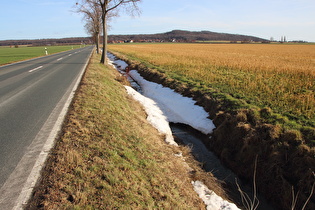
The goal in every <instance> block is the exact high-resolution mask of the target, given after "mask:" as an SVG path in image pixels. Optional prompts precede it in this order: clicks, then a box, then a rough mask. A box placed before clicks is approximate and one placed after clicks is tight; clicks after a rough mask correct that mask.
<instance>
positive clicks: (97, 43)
mask: <svg viewBox="0 0 315 210" xmlns="http://www.w3.org/2000/svg"><path fill="white" fill-rule="evenodd" d="M95 38H96V40H95V42H96V43H95V44H96V53H97V54H100V33H99V32H97V33H96V37H95Z"/></svg>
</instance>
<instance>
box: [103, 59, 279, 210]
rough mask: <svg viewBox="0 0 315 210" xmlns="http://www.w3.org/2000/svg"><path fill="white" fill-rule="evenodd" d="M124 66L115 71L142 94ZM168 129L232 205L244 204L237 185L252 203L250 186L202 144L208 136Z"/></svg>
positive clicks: (185, 128) (183, 127) (266, 205)
mask: <svg viewBox="0 0 315 210" xmlns="http://www.w3.org/2000/svg"><path fill="white" fill-rule="evenodd" d="M109 58H110V59H111V60H115V56H114V55H112V54H109ZM121 62H122V64H123V63H124V62H123V61H121ZM125 66H127V64H125V65H121V66H120V65H116V69H117V70H118V71H119V72H120V73H121V74H122V75H124V76H126V78H127V80H128V81H129V83H130V85H131V87H133V88H134V89H135V90H136V91H138V92H139V93H142V88H141V86H140V85H139V84H138V83H137V82H136V81H135V80H134V79H133V78H132V77H131V76H130V75H128V74H126V71H125ZM170 127H171V130H172V133H173V136H174V139H175V141H176V142H177V143H178V144H182V145H186V146H189V147H190V148H191V152H192V154H193V155H194V157H195V158H196V160H197V161H198V162H200V163H201V164H202V167H203V169H204V170H205V171H206V172H211V173H212V174H213V175H214V177H216V178H217V179H218V180H219V181H220V182H222V183H223V187H224V188H225V190H226V193H227V195H228V196H229V197H230V199H231V200H232V201H233V202H234V203H237V204H240V205H242V203H244V201H242V199H241V195H240V192H239V190H238V186H237V184H238V185H239V187H240V189H241V190H242V191H243V192H245V193H246V194H247V195H248V196H249V197H250V200H251V201H253V197H254V190H253V186H252V184H251V183H243V182H242V181H241V180H240V179H239V178H238V177H237V176H236V175H235V174H234V173H233V172H232V171H231V170H229V169H228V168H226V167H225V166H223V164H222V163H221V161H220V160H219V159H218V158H217V156H216V155H215V154H214V153H212V152H211V151H209V150H208V149H207V148H206V146H205V145H204V144H203V142H205V141H204V140H205V139H207V138H209V136H208V135H204V134H203V133H201V132H200V131H197V130H195V129H194V128H192V127H190V126H188V125H184V124H180V123H170ZM256 197H257V199H258V201H259V205H258V208H257V209H258V210H264V209H270V210H272V209H274V208H273V207H271V206H270V204H269V203H268V202H267V201H266V200H265V198H264V197H263V196H261V195H259V194H257V195H256Z"/></svg>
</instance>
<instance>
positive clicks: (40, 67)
mask: <svg viewBox="0 0 315 210" xmlns="http://www.w3.org/2000/svg"><path fill="white" fill-rule="evenodd" d="M41 68H43V66H39V67H36V68H34V69H31V70H29V71H28V72H29V73H31V72H33V71H36V70H38V69H41Z"/></svg>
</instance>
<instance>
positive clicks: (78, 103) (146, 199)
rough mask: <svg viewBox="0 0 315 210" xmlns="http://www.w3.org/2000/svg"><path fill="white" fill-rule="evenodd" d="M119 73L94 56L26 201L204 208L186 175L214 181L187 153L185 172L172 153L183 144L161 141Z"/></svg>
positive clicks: (61, 205)
mask: <svg viewBox="0 0 315 210" xmlns="http://www.w3.org/2000/svg"><path fill="white" fill-rule="evenodd" d="M119 81H124V79H123V78H122V77H121V76H120V75H118V73H117V72H116V71H115V70H113V69H111V68H110V67H104V66H102V65H100V64H99V63H98V59H97V58H96V56H94V57H93V58H92V61H91V63H90V65H89V68H88V70H87V72H86V74H85V76H84V78H83V81H82V83H81V87H80V89H79V91H78V92H77V95H76V97H75V99H74V102H73V104H72V107H71V110H70V112H69V115H68V118H67V121H66V123H65V125H64V129H63V134H62V136H61V138H60V139H59V140H58V141H57V143H56V146H55V148H54V149H53V151H52V153H51V155H50V158H49V160H48V163H47V166H46V168H45V170H44V172H43V178H42V181H41V183H40V184H39V186H38V187H37V189H36V190H35V193H34V195H35V196H34V197H33V199H32V200H31V202H30V204H29V208H38V207H41V208H45V209H60V208H62V209H64V208H71V209H72V208H77V209H79V208H80V209H94V208H106V209H116V208H124V209H126V208H127V209H131V208H132V209H143V208H149V209H152V208H166V209H171V208H172V209H202V208H204V205H203V203H202V201H201V200H200V199H199V198H198V196H197V195H196V193H195V192H194V191H193V188H192V186H191V183H190V182H191V180H192V179H196V178H198V180H203V181H204V182H206V183H208V185H212V188H213V187H215V186H218V185H217V184H215V183H213V181H212V178H211V179H209V177H210V176H206V174H204V173H203V172H201V170H200V169H199V167H198V166H197V165H196V163H194V162H193V160H191V162H189V165H190V167H192V168H193V169H194V170H195V171H194V173H188V172H187V168H186V167H185V166H184V164H183V161H182V159H181V158H179V157H176V156H175V155H174V154H175V153H179V152H181V151H180V150H182V151H184V153H189V151H188V149H187V148H181V149H180V148H178V147H173V146H169V145H166V143H165V142H164V137H163V136H161V135H160V134H159V133H158V132H157V131H156V130H155V129H154V128H152V127H151V126H150V125H149V124H148V123H147V121H146V114H145V113H144V111H143V109H142V108H141V106H140V105H139V104H138V103H136V102H134V101H133V100H132V99H131V98H130V97H128V96H127V94H126V92H125V90H124V88H123V86H122V84H121V83H120V82H119ZM186 159H187V160H189V159H190V158H186ZM187 160H186V161H187ZM205 177H207V178H205ZM217 190H219V191H220V189H219V188H217ZM217 193H219V194H221V195H222V194H223V193H222V191H221V193H220V192H217Z"/></svg>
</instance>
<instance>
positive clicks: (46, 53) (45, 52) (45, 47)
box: [45, 47, 48, 55]
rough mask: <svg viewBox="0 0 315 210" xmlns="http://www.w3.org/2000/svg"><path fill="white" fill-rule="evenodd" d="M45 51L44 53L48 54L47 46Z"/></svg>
mask: <svg viewBox="0 0 315 210" xmlns="http://www.w3.org/2000/svg"><path fill="white" fill-rule="evenodd" d="M45 53H46V55H48V52H47V47H45Z"/></svg>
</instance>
